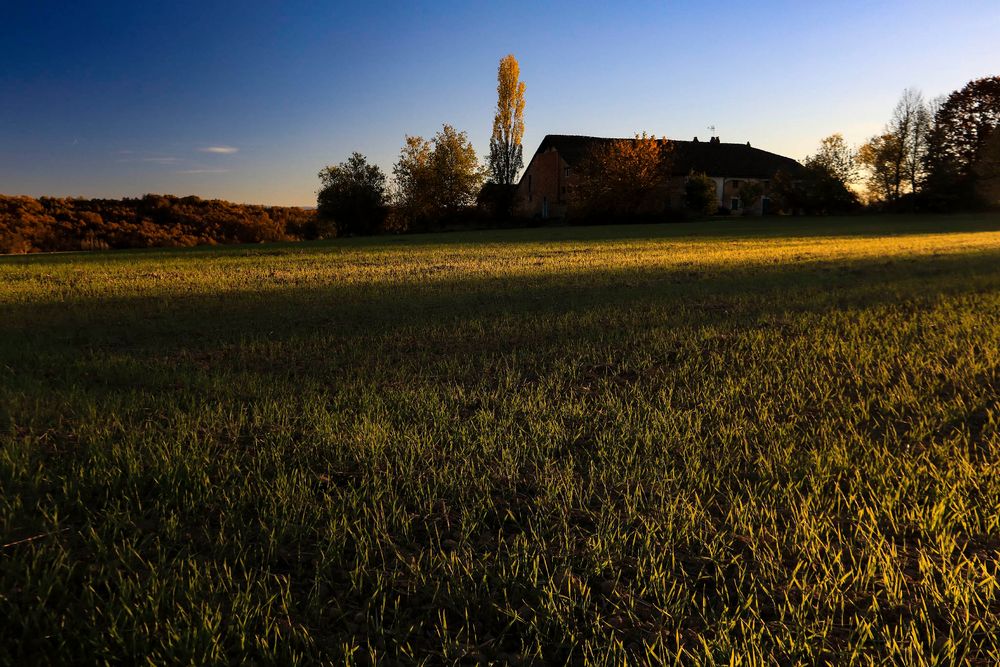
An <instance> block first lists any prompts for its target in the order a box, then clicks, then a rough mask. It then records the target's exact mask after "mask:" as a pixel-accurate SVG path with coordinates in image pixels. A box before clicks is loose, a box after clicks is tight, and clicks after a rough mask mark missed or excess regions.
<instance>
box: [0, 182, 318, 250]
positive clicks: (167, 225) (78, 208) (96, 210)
mask: <svg viewBox="0 0 1000 667" xmlns="http://www.w3.org/2000/svg"><path fill="white" fill-rule="evenodd" d="M316 234H317V232H316V211H315V210H309V209H304V208H298V207H286V206H256V205H248V204H234V203H232V202H227V201H222V200H218V199H201V198H199V197H174V196H172V195H153V194H150V195H146V196H145V197H141V198H138V199H69V198H65V199H56V198H50V197H41V198H39V199H35V198H33V197H11V196H6V195H0V253H29V252H47V251H56V250H97V249H107V248H148V247H184V246H195V245H215V244H218V243H259V242H261V241H284V240H301V239H309V238H316Z"/></svg>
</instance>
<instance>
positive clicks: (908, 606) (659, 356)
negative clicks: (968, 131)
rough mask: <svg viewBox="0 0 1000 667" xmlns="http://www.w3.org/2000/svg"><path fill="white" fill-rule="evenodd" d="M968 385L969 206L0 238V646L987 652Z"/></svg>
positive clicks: (55, 660) (54, 649) (988, 526)
mask: <svg viewBox="0 0 1000 667" xmlns="http://www.w3.org/2000/svg"><path fill="white" fill-rule="evenodd" d="M998 389H1000V218H998V217H985V216H983V217H976V216H968V217H942V218H902V217H901V218H861V219H848V220H839V219H820V220H815V219H814V220H765V221H749V222H747V221H733V222H713V223H702V224H697V225H687V224H684V225H661V226H643V227H604V228H560V229H537V230H517V231H507V232H489V233H461V234H457V233H456V234H445V235H427V236H419V237H418V236H413V237H399V238H378V239H364V240H351V239H348V240H342V241H336V242H330V243H322V244H320V243H314V244H298V245H295V244H286V245H273V246H260V247H246V246H243V247H226V248H211V249H204V248H196V249H190V250H177V251H174V250H171V251H160V250H154V251H136V252H117V253H94V254H65V255H50V256H32V257H11V258H0V487H2V496H0V540H2V544H3V545H4V546H2V548H0V663H5V664H29V663H30V664H35V663H45V662H49V663H52V664H66V663H69V662H73V663H97V662H108V663H137V662H143V661H149V663H150V664H164V663H172V662H191V663H199V664H201V663H213V662H239V661H252V662H256V663H269V662H281V663H287V662H293V661H310V662H311V661H317V660H322V661H329V662H332V663H343V662H347V663H357V664H366V663H370V662H372V661H378V662H388V663H397V662H403V663H410V662H426V663H432V664H439V663H441V662H455V661H461V660H465V661H470V662H471V661H474V660H476V659H479V660H482V661H492V662H494V663H497V664H504V663H516V662H522V661H523V662H526V663H530V662H556V663H561V662H566V661H569V662H574V663H582V662H592V663H599V664H620V663H621V662H623V661H632V662H644V663H658V662H664V663H674V662H678V661H679V662H681V663H684V664H719V663H730V662H731V663H732V664H769V663H775V662H777V663H784V664H790V663H802V662H804V663H823V662H828V663H832V664H870V663H879V664H881V663H885V662H889V663H895V664H906V665H915V664H928V665H929V664H968V663H974V664H983V665H993V664H997V663H998V662H1000V394H998Z"/></svg>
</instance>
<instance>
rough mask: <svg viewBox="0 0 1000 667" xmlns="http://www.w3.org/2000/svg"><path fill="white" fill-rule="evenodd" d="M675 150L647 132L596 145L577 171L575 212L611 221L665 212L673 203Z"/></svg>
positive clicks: (574, 195) (665, 141)
mask: <svg viewBox="0 0 1000 667" xmlns="http://www.w3.org/2000/svg"><path fill="white" fill-rule="evenodd" d="M671 151H672V146H671V144H670V142H669V141H667V140H666V139H658V138H656V137H654V136H648V135H647V134H646V133H642V134H641V135H636V137H635V140H634V141H632V140H628V139H612V140H609V141H604V142H601V143H597V144H595V145H594V147H593V148H592V149H591V151H590V154H589V155H588V156H587V157H586V158H585V159H584V160H583V161H582V163H581V164H580V165H579V167H578V168H577V184H576V186H575V188H574V192H573V208H574V210H575V213H576V214H577V215H580V216H582V217H588V216H590V217H593V216H599V217H604V218H608V219H627V218H631V217H634V216H637V215H655V214H658V213H662V212H663V211H664V210H665V209H666V208H667V205H668V203H669V193H668V192H667V189H666V183H667V181H668V179H669V174H670V164H671V160H670V158H671Z"/></svg>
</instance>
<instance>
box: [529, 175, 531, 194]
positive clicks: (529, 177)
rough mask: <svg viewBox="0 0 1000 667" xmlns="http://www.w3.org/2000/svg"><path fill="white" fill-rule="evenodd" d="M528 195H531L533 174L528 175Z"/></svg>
mask: <svg viewBox="0 0 1000 667" xmlns="http://www.w3.org/2000/svg"><path fill="white" fill-rule="evenodd" d="M528 194H529V195H530V194H531V174H528Z"/></svg>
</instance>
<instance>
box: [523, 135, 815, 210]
mask: <svg viewBox="0 0 1000 667" xmlns="http://www.w3.org/2000/svg"><path fill="white" fill-rule="evenodd" d="M609 141H616V140H615V139H608V138H602V137H585V136H575V135H565V134H550V135H547V136H546V137H545V138H544V139H543V140H542V143H541V145H539V146H538V150H536V151H535V154H534V155H533V156H532V158H531V161H530V162H529V163H528V168H527V169H525V171H524V175H523V176H522V177H521V181H520V182H519V183H518V186H517V202H518V211H519V213H521V214H522V215H527V216H532V217H540V218H550V217H554V218H558V217H563V216H565V214H566V206H567V204H568V202H569V197H570V195H571V193H572V191H573V187H574V186H575V185H576V181H575V178H574V172H573V170H574V167H576V166H577V165H579V164H580V162H581V161H582V160H584V159H586V157H587V156H588V155H589V154H590V151H591V150H592V149H593V148H594V147H595V146H596V145H599V144H600V143H603V142H609ZM625 141H634V139H626V140H625ZM670 144H671V146H672V152H671V157H670V160H671V174H672V176H671V182H670V184H669V189H670V190H671V193H672V194H671V202H670V204H671V206H672V207H680V206H681V204H682V202H681V197H682V194H683V189H684V179H685V178H686V177H687V175H688V174H689V173H691V172H692V171H694V172H702V173H704V174H706V175H707V176H709V177H711V178H712V179H713V180H714V181H715V184H716V195H717V198H718V201H719V206H720V207H722V208H725V209H729V210H730V211H732V212H734V213H737V212H743V202H742V201H741V199H740V188H741V186H742V185H743V184H745V183H747V182H750V181H755V182H759V183H760V184H761V185H762V187H763V190H764V196H763V197H761V198H760V199H758V200H757V201H756V202H755V203H754V205H753V209H752V211H751V212H752V213H756V214H760V213H766V212H767V211H768V210H769V208H768V207H769V206H770V204H771V200H770V197H769V194H770V192H771V181H772V179H773V178H774V175H775V174H776V173H777V172H778V171H783V172H784V173H786V174H788V175H790V176H792V177H795V176H798V175H799V174H800V173H801V172H802V169H803V167H802V165H801V164H799V163H798V162H796V161H795V160H793V159H792V158H788V157H784V156H782V155H777V154H776V153H769V152H768V151H763V150H760V149H759V148H753V147H752V146H750V144H749V142H748V143H745V144H728V143H722V142H721V141H719V139H718V137H713V138H712V139H711V140H709V141H698V138H697V137H695V138H694V140H693V141H674V140H671V141H670Z"/></svg>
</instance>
